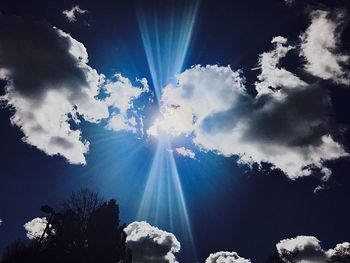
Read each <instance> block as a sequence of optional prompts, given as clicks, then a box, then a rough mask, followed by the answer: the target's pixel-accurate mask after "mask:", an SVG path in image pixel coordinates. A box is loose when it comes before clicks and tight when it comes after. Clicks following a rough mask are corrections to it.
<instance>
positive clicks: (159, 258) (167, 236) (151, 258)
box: [124, 222, 180, 263]
mask: <svg viewBox="0 0 350 263" xmlns="http://www.w3.org/2000/svg"><path fill="white" fill-rule="evenodd" d="M124 231H125V233H126V234H127V238H126V246H127V247H128V248H130V249H131V250H132V259H133V262H134V263H143V262H157V263H175V262H177V261H176V259H175V255H174V253H176V252H179V251H180V243H179V241H178V240H177V239H176V237H175V236H174V234H172V233H169V232H166V231H163V230H161V229H159V228H157V227H154V226H151V225H150V224H148V223H147V222H133V223H131V224H129V225H128V226H127V227H126V228H125V229H124Z"/></svg>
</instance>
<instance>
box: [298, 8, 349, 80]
mask: <svg viewBox="0 0 350 263" xmlns="http://www.w3.org/2000/svg"><path fill="white" fill-rule="evenodd" d="M310 17H311V24H310V26H309V27H308V28H307V30H306V31H305V33H303V34H302V35H301V36H300V39H301V50H300V56H301V57H303V58H304V59H305V60H306V65H305V66H304V67H305V70H306V71H307V72H309V73H310V74H312V75H314V76H316V77H319V78H321V79H325V80H332V81H333V82H335V83H337V84H344V85H349V84H350V72H349V70H347V69H346V68H345V67H344V66H345V65H348V64H349V62H350V56H349V55H348V54H344V53H341V52H340V51H339V50H340V49H341V45H340V40H341V32H342V30H341V29H342V25H343V24H344V23H345V21H346V20H347V16H346V13H345V11H338V12H337V13H335V14H331V13H330V12H327V11H323V10H315V11H313V12H311V14H310Z"/></svg>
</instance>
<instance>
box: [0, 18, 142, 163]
mask: <svg viewBox="0 0 350 263" xmlns="http://www.w3.org/2000/svg"><path fill="white" fill-rule="evenodd" d="M0 33H1V39H0V78H1V79H3V80H5V81H6V83H7V85H6V87H5V94H4V95H3V96H1V97H0V100H1V101H2V103H3V104H5V105H7V106H8V107H11V108H12V109H13V110H14V114H13V116H12V117H11V123H12V124H13V125H15V126H18V127H19V128H20V129H21V130H22V132H23V134H24V137H23V141H24V142H26V143H28V144H30V145H33V146H35V147H37V148H38V149H40V150H42V151H44V152H45V153H46V154H48V155H61V156H63V157H65V158H66V159H67V160H68V161H69V162H70V163H72V164H85V163H86V160H85V154H86V153H87V152H88V150H89V142H88V141H86V140H84V139H83V138H82V137H81V131H80V130H79V129H73V128H72V125H71V124H73V123H75V124H76V125H74V126H77V125H78V124H79V122H80V120H81V118H83V119H84V120H85V121H88V122H91V123H98V122H100V121H101V120H102V119H105V118H108V117H110V113H109V111H111V112H118V110H119V113H113V116H112V117H111V119H109V124H108V128H111V129H114V130H121V129H124V130H130V131H133V132H134V131H135V130H136V127H137V125H136V124H137V119H136V117H135V116H131V115H130V114H129V115H128V110H132V108H133V105H132V100H133V99H136V98H137V97H138V96H139V95H140V93H142V92H144V91H146V90H147V89H148V86H147V81H146V80H145V79H142V80H140V82H141V85H142V88H140V89H139V88H137V87H133V86H132V85H131V84H130V82H129V81H128V80H127V79H126V78H123V77H122V76H121V75H116V76H115V77H114V78H111V79H106V78H105V77H104V76H103V75H101V74H98V73H97V71H96V70H94V69H93V68H91V67H90V66H89V65H88V64H87V63H88V53H87V51H86V48H85V47H84V45H83V44H82V43H80V42H78V41H77V40H75V39H74V38H72V37H71V36H70V35H69V34H66V33H64V32H63V31H61V30H59V29H57V28H55V27H52V26H50V25H47V24H43V23H35V22H30V21H23V20H22V19H20V18H14V17H4V16H1V17H0ZM101 89H105V92H106V94H107V95H106V96H107V98H106V99H104V100H102V99H98V98H97V96H98V95H99V94H100V91H101ZM118 114H119V115H118ZM134 115H135V114H134Z"/></svg>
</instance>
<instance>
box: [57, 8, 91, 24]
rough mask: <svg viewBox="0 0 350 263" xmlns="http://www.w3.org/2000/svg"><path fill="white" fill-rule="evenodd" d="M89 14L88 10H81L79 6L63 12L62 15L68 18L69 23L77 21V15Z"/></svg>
mask: <svg viewBox="0 0 350 263" xmlns="http://www.w3.org/2000/svg"><path fill="white" fill-rule="evenodd" d="M85 13H88V11H87V10H84V9H81V8H80V7H79V6H78V5H76V6H73V8H72V9H70V10H63V12H62V14H64V16H65V17H66V18H67V20H68V21H69V22H76V21H77V14H85Z"/></svg>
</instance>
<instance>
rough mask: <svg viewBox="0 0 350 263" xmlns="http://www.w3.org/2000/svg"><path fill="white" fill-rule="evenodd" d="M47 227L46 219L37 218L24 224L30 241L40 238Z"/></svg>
mask: <svg viewBox="0 0 350 263" xmlns="http://www.w3.org/2000/svg"><path fill="white" fill-rule="evenodd" d="M46 225H47V220H46V217H42V218H41V217H37V218H34V219H32V220H31V221H29V222H27V223H25V224H24V229H25V230H26V231H27V237H28V238H29V239H37V238H40V237H41V236H42V235H43V233H44V230H45V228H46Z"/></svg>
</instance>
